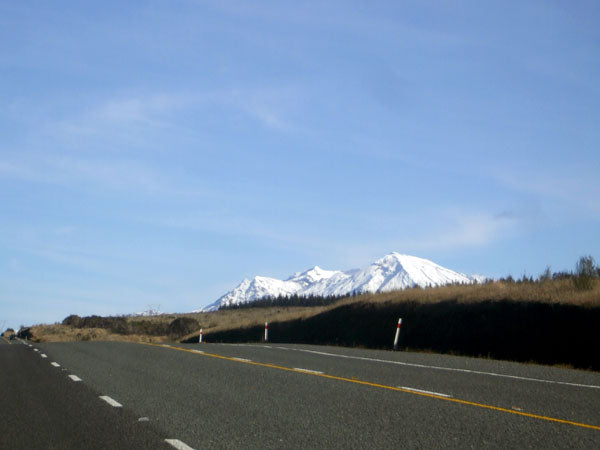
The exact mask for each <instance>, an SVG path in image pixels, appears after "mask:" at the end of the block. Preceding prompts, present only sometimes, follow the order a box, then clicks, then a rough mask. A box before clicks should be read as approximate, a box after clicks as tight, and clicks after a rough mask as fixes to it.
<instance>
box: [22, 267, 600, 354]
mask: <svg viewBox="0 0 600 450" xmlns="http://www.w3.org/2000/svg"><path fill="white" fill-rule="evenodd" d="M449 300H455V301H457V302H459V303H474V302H481V301H486V300H496V301H498V300H512V301H526V302H534V301H536V302H543V303H555V304H556V303H561V304H571V305H577V306H582V307H598V306H600V282H599V281H598V280H596V282H595V284H594V287H593V289H591V290H588V291H579V290H577V289H575V287H574V285H573V282H572V280H570V279H562V280H548V281H545V282H543V283H507V282H499V281H497V282H491V283H486V284H475V285H449V286H442V287H437V288H427V289H407V290H403V291H395V292H387V293H381V294H364V295H358V296H356V297H346V298H343V299H341V300H339V301H338V302H336V303H334V304H331V305H328V306H317V307H292V306H287V307H269V308H241V309H230V310H221V311H215V312H207V313H187V314H163V315H160V316H151V317H130V318H128V319H127V320H128V321H129V322H132V321H150V322H152V323H163V324H168V323H170V322H171V321H173V320H174V319H176V318H177V317H191V318H193V319H195V320H197V321H198V323H199V328H203V330H204V333H205V334H208V333H211V332H217V331H224V330H231V329H235V328H246V327H252V326H257V325H261V324H264V322H281V321H287V320H294V319H306V318H309V317H312V316H315V315H317V314H320V313H322V312H324V311H328V310H331V309H333V308H337V307H339V306H342V305H347V304H353V303H402V302H417V303H437V302H443V301H449ZM31 331H32V333H33V335H34V339H35V340H39V341H44V342H50V341H52V342H59V341H81V340H103V341H107V340H108V341H138V342H140V341H141V342H148V341H151V342H164V341H168V340H169V337H168V336H146V335H123V334H115V333H111V332H109V331H108V330H105V329H102V328H73V327H70V326H65V325H37V326H34V327H32V329H31ZM194 334H196V333H194ZM194 334H191V335H188V336H186V338H188V337H191V336H193V335H194Z"/></svg>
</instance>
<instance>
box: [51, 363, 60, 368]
mask: <svg viewBox="0 0 600 450" xmlns="http://www.w3.org/2000/svg"><path fill="white" fill-rule="evenodd" d="M50 364H52V365H53V366H54V367H60V364H59V363H57V362H51V363H50Z"/></svg>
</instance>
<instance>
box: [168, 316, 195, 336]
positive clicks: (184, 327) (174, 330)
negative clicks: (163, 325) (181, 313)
mask: <svg viewBox="0 0 600 450" xmlns="http://www.w3.org/2000/svg"><path fill="white" fill-rule="evenodd" d="M199 329H200V324H198V321H197V320H195V319H192V318H191V317H178V318H177V319H175V320H174V321H173V322H171V323H170V324H169V334H170V335H171V337H173V338H175V339H176V338H180V337H182V336H185V335H186V334H190V333H193V332H195V331H197V330H199Z"/></svg>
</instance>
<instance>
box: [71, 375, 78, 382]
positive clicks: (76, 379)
mask: <svg viewBox="0 0 600 450" xmlns="http://www.w3.org/2000/svg"><path fill="white" fill-rule="evenodd" d="M69 378H70V379H71V380H73V381H81V378H79V377H78V376H77V375H69Z"/></svg>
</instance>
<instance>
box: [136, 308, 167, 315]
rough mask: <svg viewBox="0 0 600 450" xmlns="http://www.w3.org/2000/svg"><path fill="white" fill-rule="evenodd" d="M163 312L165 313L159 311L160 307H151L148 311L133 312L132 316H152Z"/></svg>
mask: <svg viewBox="0 0 600 450" xmlns="http://www.w3.org/2000/svg"><path fill="white" fill-rule="evenodd" d="M161 314H164V313H163V312H162V311H159V310H158V309H154V308H149V309H147V310H146V311H142V312H138V313H133V314H131V316H133V317H150V316H160V315H161Z"/></svg>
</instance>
